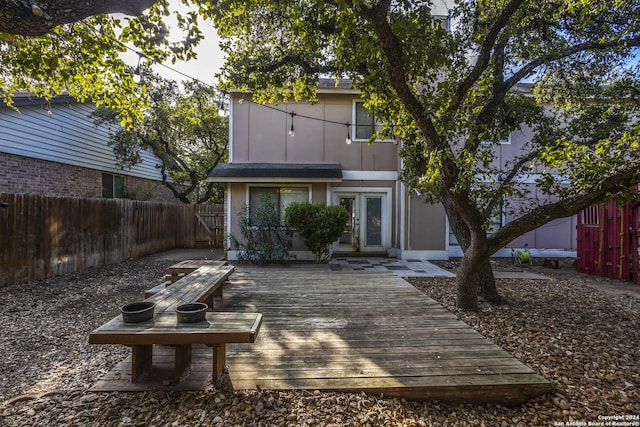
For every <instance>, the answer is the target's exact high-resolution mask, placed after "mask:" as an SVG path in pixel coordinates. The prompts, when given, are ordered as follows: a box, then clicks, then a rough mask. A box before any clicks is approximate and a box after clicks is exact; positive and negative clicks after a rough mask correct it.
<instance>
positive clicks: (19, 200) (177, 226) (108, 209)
mask: <svg viewBox="0 0 640 427" xmlns="http://www.w3.org/2000/svg"><path fill="white" fill-rule="evenodd" d="M0 202H3V206H0V267H1V269H0V286H7V285H11V284H14V283H22V282H26V281H32V280H40V279H44V278H47V277H51V276H55V275H60V274H65V273H69V272H73V271H84V270H86V269H88V268H90V267H99V266H102V265H107V264H110V263H113V262H118V261H122V260H124V259H127V258H135V257H139V256H143V255H148V254H151V253H155V252H160V251H163V250H167V249H172V248H176V247H195V239H194V237H195V224H194V218H195V214H196V209H197V207H196V206H195V205H187V204H171V203H161V202H140V201H135V200H124V199H78V198H71V197H47V196H42V195H35V194H3V193H0Z"/></svg>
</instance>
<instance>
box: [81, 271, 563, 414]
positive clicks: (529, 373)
mask: <svg viewBox="0 0 640 427" xmlns="http://www.w3.org/2000/svg"><path fill="white" fill-rule="evenodd" d="M229 280H230V283H228V284H227V286H226V288H225V298H224V300H223V301H222V302H221V303H217V304H216V311H241V312H259V313H262V314H263V323H262V327H261V330H260V333H259V334H258V337H257V339H256V341H255V343H254V344H251V345H247V344H230V345H228V346H227V363H228V366H229V375H230V379H231V383H232V385H233V387H234V388H235V389H255V388H257V387H260V388H262V389H279V390H286V389H309V390H316V389H317V390H331V391H354V392H362V391H364V392H366V393H371V394H376V395H380V394H384V395H385V396H402V397H409V398H417V399H441V400H455V401H467V402H479V403H482V402H502V403H506V404H517V403H520V402H523V401H525V400H527V399H529V398H531V397H534V396H537V395H540V394H545V393H548V392H550V391H551V385H550V383H549V382H548V381H546V380H545V379H544V378H542V377H541V376H539V375H537V374H536V373H535V372H534V371H533V370H531V369H530V368H528V367H527V366H525V365H524V364H522V363H520V362H519V361H518V360H516V359H515V358H514V357H512V356H511V355H510V354H509V353H507V352H506V351H504V350H502V349H500V348H499V347H497V346H496V345H494V344H492V343H491V342H490V341H489V340H487V339H486V338H484V337H482V336H481V335H480V334H479V333H478V332H476V331H475V330H473V329H472V328H471V327H469V326H468V325H466V324H465V323H463V322H462V321H460V320H458V319H457V318H456V317H455V316H454V315H452V314H451V313H450V312H448V311H447V310H446V309H444V308H443V307H441V306H440V305H439V304H437V303H436V302H435V301H433V300H432V299H430V298H428V297H426V296H425V295H423V294H422V293H420V292H419V291H417V290H416V289H415V288H414V287H413V286H411V285H410V284H409V283H407V282H406V281H404V280H403V279H401V278H399V277H397V276H395V275H393V274H392V273H388V274H386V273H378V272H376V273H356V272H332V271H330V269H329V268H328V266H326V265H323V266H316V265H293V266H286V267H255V266H245V265H237V266H236V271H235V273H234V274H233V275H231V277H230V278H229ZM207 351H208V352H210V351H211V350H210V349H207V348H206V347H203V348H202V349H198V350H196V348H195V347H194V366H193V371H192V374H191V375H190V377H189V378H186V380H185V381H184V382H183V383H182V384H179V385H177V386H176V387H175V389H191V390H193V389H202V388H204V387H206V386H207V381H206V379H207V378H206V375H205V373H206V368H205V367H200V366H199V362H198V361H199V360H202V361H203V363H205V362H206V361H210V360H211V359H210V356H208V355H207V354H206V352H207ZM157 354H158V356H157V357H158V359H157V362H156V359H154V367H155V365H156V363H157V365H158V367H160V366H163V364H167V363H168V361H166V360H165V359H166V358H167V357H170V354H169V353H167V355H163V352H162V351H159V352H157ZM154 357H156V355H155V353H154ZM127 363H130V361H127V360H125V361H124V362H122V363H120V364H119V365H118V366H117V367H116V368H115V369H114V370H113V371H112V372H110V373H109V374H108V375H107V376H106V377H105V378H103V380H102V382H99V383H97V384H96V385H95V386H94V387H93V390H95V391H98V390H118V389H121V390H133V389H140V390H143V389H144V390H148V389H151V388H154V387H153V386H150V385H149V384H151V383H149V384H147V385H146V386H145V384H144V383H143V384H138V385H136V386H135V387H134V388H132V386H131V384H127V382H128V378H127V368H128V365H127ZM209 364H210V362H208V363H207V364H206V366H207V368H208V367H209ZM209 372H210V368H209ZM161 375H162V374H161V373H157V375H154V376H155V378H156V381H157V378H161ZM157 384H158V383H157V382H156V385H157ZM119 387H121V388H119ZM160 387H162V385H161V383H160ZM155 388H157V387H155Z"/></svg>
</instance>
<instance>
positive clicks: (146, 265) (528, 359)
mask: <svg viewBox="0 0 640 427" xmlns="http://www.w3.org/2000/svg"><path fill="white" fill-rule="evenodd" d="M172 263H173V262H172V261H170V260H158V259H157V258H153V259H151V258H147V259H140V260H133V261H127V262H123V263H120V264H116V265H113V266H110V267H107V268H102V269H96V270H93V271H90V272H87V273H82V274H74V275H69V276H66V277H58V278H53V279H50V280H46V281H41V282H36V283H31V284H27V285H20V286H12V287H8V288H4V289H2V292H0V350H1V354H2V359H1V360H2V361H1V362H0V425H7V426H34V425H38V426H85V425H95V426H209V425H213V426H235V425H239V426H253V425H256V426H271V425H275V426H304V425H309V426H311V425H313V426H316V425H325V426H329V425H334V426H344V425H353V426H357V425H358V426H359V425H369V426H379V425H385V426H425V425H438V426H440V425H443V426H449V425H450V426H559V425H585V426H586V425H603V426H604V425H631V426H634V425H635V426H640V419H638V416H639V415H640V388H639V387H640V312H639V310H638V308H639V307H640V286H638V285H632V284H624V283H620V282H614V281H610V280H607V279H600V278H594V277H589V276H583V275H579V274H577V273H575V272H574V271H573V270H571V269H570V268H569V267H565V268H562V269H560V270H550V269H545V268H543V267H535V266H534V267H531V270H532V271H535V272H538V273H542V274H546V275H548V276H550V277H551V278H552V280H548V281H540V280H536V281H533V280H500V281H499V282H498V286H499V288H500V290H501V292H502V293H503V294H504V295H505V296H506V297H507V298H508V300H509V305H508V306H503V307H489V306H484V307H483V309H482V311H481V312H480V313H476V314H466V313H460V312H458V311H456V310H455V309H454V308H453V307H452V306H451V303H452V301H453V295H454V292H455V285H454V282H453V281H452V280H451V279H441V278H437V279H431V278H428V279H426V278H414V279H411V282H412V283H413V284H414V285H415V286H416V287H417V288H418V289H421V290H422V291H424V292H425V293H426V294H428V295H429V296H431V297H432V298H434V299H436V300H437V301H440V302H441V303H443V305H445V306H446V307H447V308H449V309H450V310H451V311H453V312H454V313H456V314H457V315H458V316H459V317H460V318H461V319H463V320H464V321H465V322H467V323H468V324H470V325H472V326H473V327H474V328H476V329H477V330H478V331H479V332H481V333H482V334H483V335H485V336H486V337H488V338H489V339H490V340H492V341H494V342H495V343H496V344H498V345H500V346H501V347H503V348H505V349H506V350H508V351H509V352H510V353H512V354H513V355H514V356H515V357H517V358H518V359H520V360H521V361H523V362H524V363H526V364H527V365H529V366H530V367H532V368H534V369H535V370H536V371H537V372H539V373H540V374H542V375H543V376H544V377H545V378H547V379H549V380H550V381H551V382H552V383H553V386H554V389H555V392H554V393H553V394H551V395H549V396H542V397H539V398H537V399H534V400H531V401H529V402H527V403H526V404H524V405H521V406H517V407H513V408H508V407H504V406H501V405H497V404H492V405H469V404H450V403H443V402H413V401H406V400H404V399H393V398H387V397H383V396H368V395H364V394H344V393H324V392H318V391H315V392H308V391H287V392H271V391H261V392H258V391H240V392H235V393H233V392H229V391H222V390H215V389H213V388H212V389H210V390H207V391H203V392H180V393H179V392H147V393H90V392H88V391H87V388H88V387H90V386H91V384H93V382H94V381H95V380H96V378H97V377H99V376H100V375H102V374H103V373H105V372H107V371H108V370H109V369H110V368H111V367H113V366H114V365H115V364H116V363H117V362H119V361H120V360H122V359H123V358H124V357H125V356H126V355H127V352H128V351H127V349H126V348H125V347H123V346H110V345H89V344H87V337H88V334H89V332H90V331H91V330H93V329H94V328H95V327H97V326H99V325H101V324H102V323H104V322H105V321H107V320H109V319H111V318H112V317H114V316H115V315H116V314H117V311H118V309H117V307H118V306H120V305H122V304H123V303H125V302H128V301H131V300H132V299H137V298H139V295H140V293H141V291H142V290H143V289H144V288H145V287H147V286H146V285H145V284H150V283H158V282H159V281H160V279H161V277H162V275H163V273H164V270H165V268H166V267H167V266H169V265H170V264H172ZM589 423H591V424H589ZM599 423H601V424H599ZM607 423H608V424H607Z"/></svg>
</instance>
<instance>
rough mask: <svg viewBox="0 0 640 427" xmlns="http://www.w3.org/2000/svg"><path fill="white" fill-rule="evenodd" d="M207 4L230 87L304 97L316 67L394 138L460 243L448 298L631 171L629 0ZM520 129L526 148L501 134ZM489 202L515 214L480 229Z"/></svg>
mask: <svg viewBox="0 0 640 427" xmlns="http://www.w3.org/2000/svg"><path fill="white" fill-rule="evenodd" d="M449 7H451V9H449ZM211 11H212V13H213V19H214V22H215V25H216V27H217V28H218V32H219V34H220V36H221V38H222V40H223V42H222V47H223V49H224V51H225V53H226V54H227V56H228V61H227V63H226V65H225V67H224V69H223V72H222V76H223V78H224V79H225V81H226V84H227V86H228V87H234V88H239V89H241V90H247V91H251V92H252V96H253V97H254V99H256V100H257V101H262V102H280V101H283V100H287V99H290V97H291V96H293V97H294V98H295V99H298V100H299V99H306V100H309V101H312V102H313V101H314V100H315V99H316V98H315V93H316V92H315V90H316V85H317V82H318V79H319V78H320V77H323V76H334V77H336V78H343V77H348V78H350V79H351V80H352V81H353V83H354V86H355V87H356V88H357V89H359V90H360V91H361V98H362V99H363V101H364V104H365V106H366V107H367V108H368V109H369V110H370V111H371V112H373V114H374V115H375V117H376V118H379V119H381V120H382V121H383V123H384V124H383V126H382V128H381V130H380V131H379V133H378V134H377V135H374V136H373V137H372V138H376V137H384V136H387V135H389V134H391V133H392V134H394V136H395V138H396V139H398V140H400V141H402V149H401V156H402V158H403V171H402V178H403V180H404V182H405V183H406V184H407V185H409V186H410V187H412V188H416V189H419V190H420V192H421V193H422V194H423V195H426V196H428V199H430V200H431V201H438V202H440V203H441V204H442V205H443V206H444V209H445V210H446V213H447V216H448V218H449V224H450V225H451V229H452V231H453V233H454V234H455V235H456V238H457V240H458V242H459V243H460V245H461V248H462V249H463V251H464V254H465V256H464V258H463V262H462V264H461V268H460V270H459V274H458V283H459V287H458V290H459V293H458V300H457V305H458V307H461V308H464V309H470V310H475V309H477V301H476V293H475V292H476V290H475V288H476V285H477V284H480V288H482V289H493V292H495V283H494V282H493V275H492V274H491V268H490V265H489V264H488V257H489V256H491V254H493V253H495V252H496V251H497V250H499V249H501V248H502V247H504V246H506V245H508V244H509V243H510V242H511V241H512V240H513V239H514V238H516V237H518V236H520V235H521V234H524V233H526V232H528V231H531V230H533V229H535V228H537V227H540V226H542V225H544V224H545V223H547V222H549V221H551V220H552V219H555V218H560V217H565V216H570V215H572V214H574V213H576V212H578V211H579V210H581V209H583V208H585V207H587V206H589V205H590V204H592V203H594V202H597V201H599V200H601V199H603V198H605V197H608V196H609V195H610V194H615V193H618V192H620V191H623V190H626V189H628V188H629V187H630V186H631V184H633V183H637V182H638V181H640V146H639V141H640V123H638V117H640V114H639V113H640V112H639V111H638V107H639V105H640V104H639V102H638V96H639V94H640V91H639V89H640V86H639V82H638V76H640V72H639V71H640V70H639V69H638V61H637V54H638V47H639V46H640V0H629V1H620V0H537V1H529V0H458V1H448V0H447V1H446V2H445V1H442V0H431V1H420V0H415V1H410V0H379V1H374V0H364V1H348V0H338V1H336V0H327V1H279V2H272V1H266V0H254V1H251V2H240V1H236V0H221V1H219V2H216V3H215V5H214V8H213V9H212V10H211ZM448 24H450V25H448ZM525 131H527V132H528V131H531V132H532V133H533V137H532V138H531V140H530V141H529V142H528V143H527V144H526V145H525V146H524V147H522V148H521V149H516V147H515V146H514V147H512V148H511V149H505V150H501V149H500V148H499V147H500V145H499V144H500V143H499V141H500V140H502V139H504V138H505V136H506V135H508V134H509V133H511V134H514V133H520V132H525ZM501 151H502V152H503V155H501V156H498V153H499V152H501ZM496 212H507V213H509V214H511V216H512V220H511V221H510V222H509V223H508V224H506V225H505V226H504V227H502V228H500V229H499V230H497V231H496V232H495V233H492V234H490V235H487V233H486V230H487V228H488V226H489V224H490V219H491V217H492V216H494V215H495V213H496ZM485 285H486V286H485ZM483 292H484V291H483ZM487 292H489V291H487ZM485 296H486V295H485ZM494 296H495V295H493V296H490V298H491V299H493V297H494ZM490 298H489V297H488V298H487V300H491V299H490ZM495 299H496V300H497V299H498V298H495Z"/></svg>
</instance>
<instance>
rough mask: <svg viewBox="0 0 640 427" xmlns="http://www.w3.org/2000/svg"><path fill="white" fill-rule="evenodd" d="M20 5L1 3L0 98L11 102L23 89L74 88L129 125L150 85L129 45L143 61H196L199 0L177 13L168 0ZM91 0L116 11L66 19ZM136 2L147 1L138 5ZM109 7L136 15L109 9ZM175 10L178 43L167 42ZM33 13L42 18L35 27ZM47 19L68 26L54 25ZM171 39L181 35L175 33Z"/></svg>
mask: <svg viewBox="0 0 640 427" xmlns="http://www.w3.org/2000/svg"><path fill="white" fill-rule="evenodd" d="M22 3H24V4H25V5H26V4H27V3H26V2H5V4H3V5H1V6H0V68H1V69H2V76H1V78H0V97H1V98H3V99H4V100H5V102H6V103H8V104H11V102H12V101H11V99H12V96H13V95H14V94H15V93H16V92H17V91H29V92H31V93H33V94H35V95H36V96H40V97H43V98H45V99H51V98H52V97H53V96H55V95H57V94H62V93H68V94H69V95H71V96H73V97H74V98H76V99H77V100H79V101H81V102H82V101H85V100H90V101H92V102H94V103H96V104H97V105H105V106H107V107H109V108H112V109H114V110H117V111H119V118H120V119H121V121H122V124H123V125H125V126H130V125H132V124H133V122H134V121H135V120H136V119H139V118H140V117H141V116H142V111H143V109H144V108H145V107H146V106H147V105H148V104H147V102H148V100H147V98H146V94H145V87H144V85H142V86H138V85H137V84H136V83H135V82H134V78H133V76H134V70H133V69H132V68H131V67H128V66H127V65H126V64H125V63H124V61H123V60H122V57H121V54H122V53H123V52H125V51H126V50H127V47H125V45H126V46H128V47H129V48H131V49H133V50H135V51H136V52H139V54H140V55H141V59H142V63H144V62H146V61H153V62H164V61H166V60H171V61H174V62H175V61H176V60H178V59H182V60H189V59H192V58H194V55H195V54H194V51H193V47H194V46H195V45H197V44H198V43H199V42H200V40H201V39H202V32H201V31H200V29H199V25H201V24H199V22H198V17H199V15H198V8H199V6H198V3H199V2H191V1H184V2H183V3H184V4H185V5H189V4H191V8H190V9H186V11H185V10H180V9H173V10H171V9H170V1H169V0H159V1H155V2H154V1H149V0H131V1H129V2H127V3H126V4H125V5H124V6H121V8H120V9H118V7H116V6H119V4H120V3H122V2H120V1H114V2H96V1H85V0H83V1H78V0H71V1H68V0H67V1H62V0H45V1H41V2H38V4H39V5H40V6H41V7H42V9H43V11H44V13H45V15H44V16H42V17H38V16H34V15H33V14H31V13H29V12H30V11H22V10H19V11H15V10H11V8H12V7H19V6H20V4H22ZM92 3H100V4H99V5H98V6H101V7H104V8H106V9H110V10H106V11H105V13H100V12H101V11H100V10H99V9H98V8H97V7H96V8H93V9H91V10H89V11H87V12H86V13H84V15H87V17H84V16H83V15H80V16H78V17H74V16H69V17H67V16H66V12H69V11H74V10H79V11H82V9H83V8H85V6H87V5H91V4H92ZM138 3H140V4H141V5H139V7H135V6H136V5H137V4H138ZM149 5H151V6H150V7H149ZM145 9H146V10H145ZM110 11H123V12H125V13H130V14H136V15H138V16H122V15H109V14H107V13H106V12H110ZM143 11H144V13H143ZM56 14H57V15H56ZM169 15H174V16H175V18H176V21H177V28H176V29H174V30H177V32H179V33H180V37H179V38H178V39H177V40H176V41H171V40H170V39H169V35H170V34H169V28H168V27H167V26H166V24H165V23H164V22H165V21H166V19H167V17H168V16H169ZM7 16H8V17H9V18H8V19H7V21H5V19H4V18H5V17H7ZM25 17H26V18H25ZM23 18H24V21H25V22H24V23H23V22H22V20H23ZM31 18H33V19H35V20H37V22H36V23H35V24H33V23H32V22H30V21H29V19H31ZM49 21H55V22H63V23H62V24H60V25H55V26H52V27H51V26H49V25H47V23H48V22H49ZM34 26H35V27H34ZM32 28H33V30H32ZM21 30H23V31H21ZM30 30H32V31H30ZM3 31H4V32H3ZM21 32H23V33H27V34H24V35H23V34H20V33H21ZM175 32H176V31H174V33H175ZM171 36H172V38H173V39H176V35H175V34H172V35H171Z"/></svg>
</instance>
